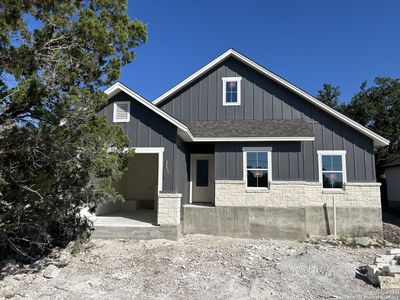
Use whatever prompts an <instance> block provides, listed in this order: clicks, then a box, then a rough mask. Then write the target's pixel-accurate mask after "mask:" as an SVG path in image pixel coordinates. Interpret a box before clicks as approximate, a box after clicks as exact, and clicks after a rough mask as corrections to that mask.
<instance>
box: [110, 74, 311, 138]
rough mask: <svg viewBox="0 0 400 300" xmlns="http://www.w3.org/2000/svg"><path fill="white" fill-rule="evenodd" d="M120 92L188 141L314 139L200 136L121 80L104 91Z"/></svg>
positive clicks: (111, 94)
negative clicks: (160, 118)
mask: <svg viewBox="0 0 400 300" xmlns="http://www.w3.org/2000/svg"><path fill="white" fill-rule="evenodd" d="M120 92H124V93H126V94H128V95H129V96H131V97H132V99H134V100H136V101H138V102H139V103H141V104H143V105H144V106H146V107H147V108H149V109H150V110H152V111H153V112H154V113H155V114H157V115H159V116H160V117H162V118H163V119H165V120H167V121H168V122H170V123H172V124H173V125H175V126H176V127H177V128H178V134H179V136H181V137H182V138H183V139H184V140H185V141H188V142H212V141H215V142H217V141H218V142H226V141H227V142H229V141H237V142H241V141H276V140H280V141H313V140H314V136H312V135H311V136H301V135H296V134H295V135H289V136H281V137H277V136H268V137H266V136H258V135H254V134H253V133H251V132H247V134H246V135H244V136H235V137H231V136H213V135H212V134H210V135H208V134H207V135H204V136H200V137H198V136H195V135H193V133H192V132H191V130H190V128H188V126H186V125H185V124H183V123H182V122H180V121H178V120H177V119H175V118H174V117H172V116H170V115H169V114H167V113H166V112H165V111H163V110H161V109H160V108H158V107H157V106H155V105H154V104H152V103H151V102H149V101H147V100H146V99H145V98H143V97H142V96H140V95H139V94H137V93H136V92H134V91H133V90H131V89H130V88H128V87H127V86H125V85H123V84H122V83H120V82H117V83H115V84H113V85H112V86H110V87H109V88H108V89H106V90H105V91H104V93H105V94H107V96H108V98H111V97H113V96H115V95H117V94H118V93H120ZM251 121H252V120H250V122H251Z"/></svg>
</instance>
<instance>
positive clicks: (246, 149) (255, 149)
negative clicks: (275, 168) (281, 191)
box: [242, 147, 272, 190]
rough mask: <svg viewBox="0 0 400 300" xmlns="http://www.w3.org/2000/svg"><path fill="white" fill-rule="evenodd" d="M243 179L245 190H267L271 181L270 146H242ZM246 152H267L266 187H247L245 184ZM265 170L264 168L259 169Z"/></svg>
mask: <svg viewBox="0 0 400 300" xmlns="http://www.w3.org/2000/svg"><path fill="white" fill-rule="evenodd" d="M242 151H243V180H244V182H245V184H246V189H247V190H269V186H270V182H271V181H272V149H271V147H243V150H242ZM247 152H267V157H268V169H267V171H268V183H267V185H268V186H267V187H253V186H251V187H249V186H247ZM260 170H265V169H260Z"/></svg>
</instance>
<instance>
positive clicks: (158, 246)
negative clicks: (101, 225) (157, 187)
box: [0, 235, 400, 299]
mask: <svg viewBox="0 0 400 300" xmlns="http://www.w3.org/2000/svg"><path fill="white" fill-rule="evenodd" d="M384 252H385V249H369V248H368V249H363V248H359V249H356V248H350V247H345V246H332V245H328V244H324V245H315V244H307V243H299V242H293V241H271V240H248V239H234V238H225V237H211V236H203V235H191V236H185V237H183V238H182V239H181V240H180V241H178V242H174V241H167V240H151V241H133V240H129V241H127V240H92V241H91V242H89V243H88V244H86V245H85V248H84V249H83V250H82V251H81V252H80V253H79V254H78V255H76V256H71V255H70V254H69V249H65V250H63V251H60V252H57V253H55V254H54V255H53V256H50V262H51V257H53V258H54V259H53V261H52V263H53V264H56V265H57V266H58V267H55V266H54V265H53V264H50V265H48V266H47V267H44V268H43V269H41V270H40V267H41V266H42V265H46V264H48V263H49V262H48V260H49V259H48V260H47V261H44V260H43V261H39V262H38V263H36V265H34V266H25V268H24V267H22V268H19V269H13V268H12V267H9V268H8V269H7V268H4V267H3V273H0V276H2V277H0V278H2V280H1V281H0V291H1V292H0V299H1V298H2V297H3V298H5V297H7V298H12V299H94V298H95V299H335V298H338V299H399V298H400V290H380V289H379V288H376V287H374V286H372V285H370V284H368V283H366V282H365V281H364V280H363V276H362V275H357V273H358V271H357V269H358V268H359V267H360V266H362V265H365V264H370V263H372V262H373V259H374V257H375V255H376V254H378V253H384ZM35 266H36V267H37V268H38V269H39V270H38V271H36V272H32V271H31V272H28V271H27V270H28V269H32V268H34V267H35ZM5 269H7V270H8V271H6V270H5ZM21 271H23V272H21ZM10 273H13V274H10Z"/></svg>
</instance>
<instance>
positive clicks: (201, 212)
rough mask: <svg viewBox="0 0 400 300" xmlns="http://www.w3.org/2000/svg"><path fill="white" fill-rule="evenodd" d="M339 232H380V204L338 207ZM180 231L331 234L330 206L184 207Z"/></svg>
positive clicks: (239, 234) (246, 234)
mask: <svg viewBox="0 0 400 300" xmlns="http://www.w3.org/2000/svg"><path fill="white" fill-rule="evenodd" d="M336 214H337V234H338V235H339V236H364V235H369V236H381V235H382V220H381V210H380V208H365V207H364V208H360V207H339V208H337V211H336ZM183 232H184V233H185V234H190V233H193V234H194V233H201V234H211V235H220V236H233V237H248V238H271V239H296V240H302V239H304V238H306V237H307V235H320V236H324V235H329V234H333V233H334V232H333V209H332V207H328V206H326V205H321V206H312V207H285V208H283V207H201V206H194V205H186V206H185V207H184V224H183Z"/></svg>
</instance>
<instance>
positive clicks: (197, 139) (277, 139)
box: [192, 137, 315, 142]
mask: <svg viewBox="0 0 400 300" xmlns="http://www.w3.org/2000/svg"><path fill="white" fill-rule="evenodd" d="M314 140H315V137H193V138H192V141H193V142H292V141H293V142H299V141H314Z"/></svg>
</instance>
